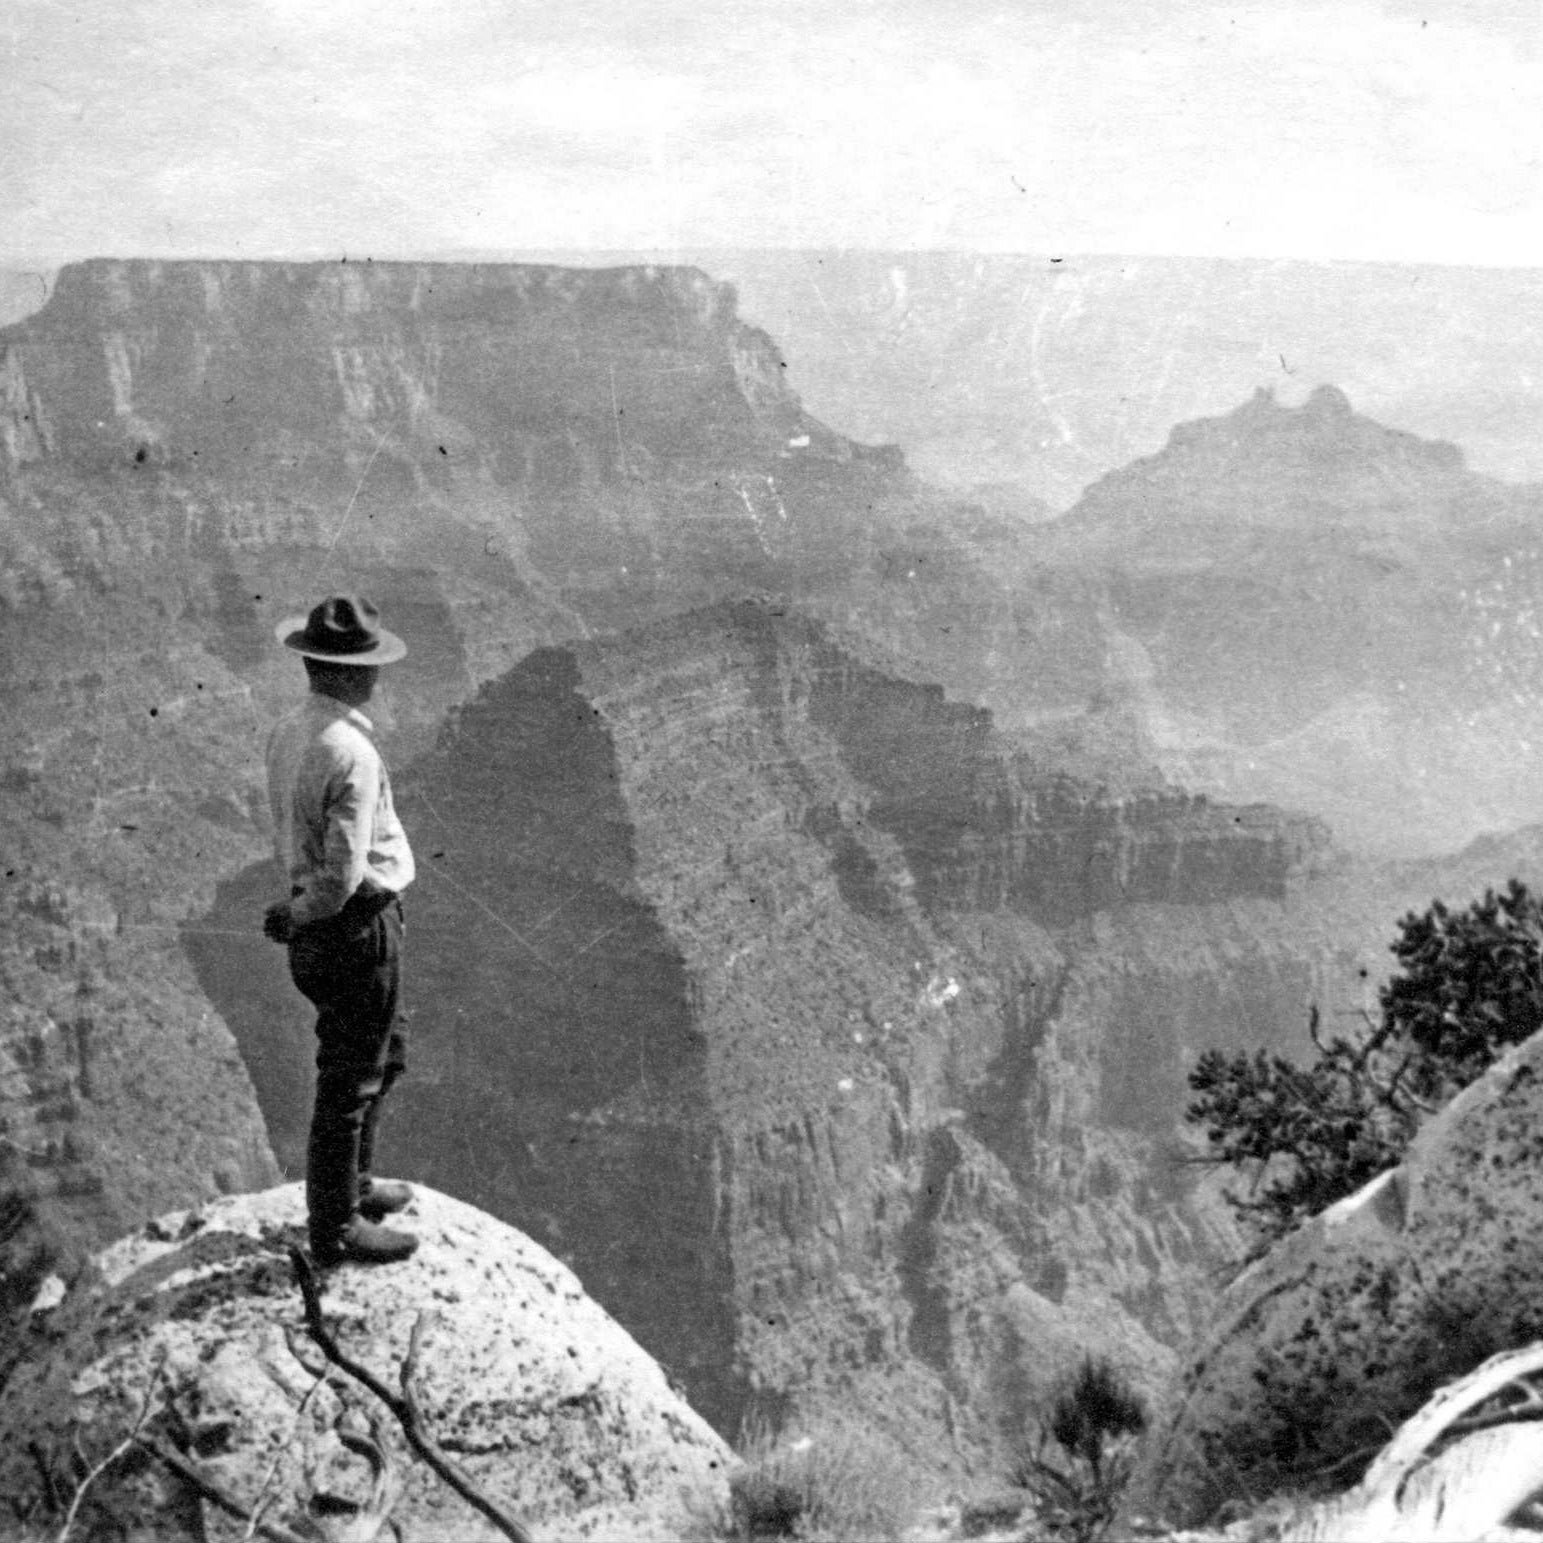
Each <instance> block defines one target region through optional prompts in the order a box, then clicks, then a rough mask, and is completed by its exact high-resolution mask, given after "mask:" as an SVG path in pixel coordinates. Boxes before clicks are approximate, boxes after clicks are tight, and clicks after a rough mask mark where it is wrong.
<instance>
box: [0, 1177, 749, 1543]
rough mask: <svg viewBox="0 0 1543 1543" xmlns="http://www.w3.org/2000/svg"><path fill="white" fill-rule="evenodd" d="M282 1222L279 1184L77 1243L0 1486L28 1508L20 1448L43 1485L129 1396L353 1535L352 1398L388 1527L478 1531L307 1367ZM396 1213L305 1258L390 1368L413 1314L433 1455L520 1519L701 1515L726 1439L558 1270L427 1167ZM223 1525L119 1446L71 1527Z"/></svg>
mask: <svg viewBox="0 0 1543 1543" xmlns="http://www.w3.org/2000/svg"><path fill="white" fill-rule="evenodd" d="M303 1221H304V1212H303V1202H302V1200H301V1195H300V1191H299V1188H298V1186H294V1185H290V1186H285V1187H283V1188H279V1189H274V1190H269V1191H266V1192H264V1193H262V1194H258V1195H237V1196H231V1197H228V1198H225V1199H222V1200H218V1201H215V1202H213V1203H212V1204H210V1205H208V1206H206V1207H205V1208H203V1209H201V1210H196V1211H188V1212H182V1213H175V1214H173V1215H170V1216H167V1217H163V1218H162V1219H161V1220H159V1221H157V1222H153V1223H151V1224H150V1226H149V1227H147V1228H145V1229H144V1230H143V1231H141V1232H139V1233H137V1234H135V1235H134V1236H132V1237H129V1238H127V1239H125V1240H123V1241H122V1242H120V1243H117V1244H115V1245H113V1246H112V1247H111V1248H109V1249H107V1250H106V1251H105V1252H104V1253H103V1254H101V1255H99V1256H98V1258H97V1260H96V1262H95V1268H94V1270H93V1271H92V1272H91V1273H90V1274H88V1275H87V1276H86V1277H83V1278H82V1279H81V1280H80V1281H79V1282H77V1283H76V1285H75V1286H74V1288H73V1289H72V1290H71V1291H70V1293H69V1294H68V1295H67V1296H66V1297H65V1299H64V1300H63V1302H62V1303H60V1304H59V1305H58V1306H57V1307H56V1308H54V1309H53V1310H51V1311H47V1312H39V1313H38V1314H37V1315H35V1316H36V1318H37V1319H38V1321H37V1322H36V1323H35V1325H34V1328H33V1332H32V1338H31V1341H30V1343H29V1344H28V1346H27V1351H28V1357H27V1359H26V1360H25V1361H24V1362H23V1363H22V1364H21V1366H20V1367H19V1368H18V1369H17V1371H16V1373H15V1375H14V1376H13V1377H12V1379H11V1381H10V1382H9V1384H8V1386H7V1387H6V1390H5V1400H4V1412H3V1414H0V1454H3V1455H0V1495H3V1496H5V1497H6V1499H7V1500H8V1501H9V1502H10V1504H11V1505H12V1507H14V1508H17V1509H18V1511H19V1512H25V1511H26V1510H27V1509H28V1507H29V1506H32V1507H35V1508H36V1509H35V1510H34V1513H33V1517H34V1520H37V1519H39V1518H41V1517H42V1516H44V1515H46V1514H47V1513H46V1506H47V1502H46V1501H45V1499H44V1496H43V1493H42V1491H43V1488H44V1485H43V1479H42V1470H43V1469H45V1468H46V1469H48V1470H50V1471H51V1472H52V1473H53V1474H54V1475H55V1476H56V1480H57V1483H58V1487H59V1496H58V1500H63V1501H64V1502H65V1503H67V1502H68V1497H69V1496H70V1494H71V1493H73V1491H74V1489H75V1487H76V1484H77V1483H78V1467H77V1469H76V1471H72V1457H71V1454H72V1450H76V1449H78V1450H79V1451H80V1452H82V1453H84V1454H85V1455H86V1457H87V1459H88V1460H89V1461H91V1462H96V1461H98V1460H99V1459H101V1458H103V1457H105V1456H106V1455H107V1454H108V1453H110V1452H112V1451H113V1450H114V1448H115V1447H117V1446H118V1444H119V1443H120V1442H121V1441H122V1440H123V1439H124V1437H125V1436H126V1435H127V1434H128V1433H129V1432H130V1431H131V1430H132V1429H133V1428H134V1426H135V1423H136V1421H137V1420H139V1419H141V1417H143V1419H144V1425H143V1429H145V1430H146V1431H148V1432H149V1433H151V1435H152V1436H153V1437H154V1438H155V1439H157V1440H159V1441H161V1442H163V1443H165V1444H167V1445H168V1446H171V1447H174V1448H175V1449H176V1450H177V1451H179V1452H181V1453H183V1454H184V1455H185V1456H186V1458H187V1460H188V1461H190V1462H192V1463H194V1464H196V1465H197V1467H198V1469H199V1471H200V1472H201V1473H203V1474H205V1475H206V1476H208V1477H209V1478H210V1479H212V1480H214V1481H215V1482H216V1483H217V1484H218V1485H219V1486H221V1487H222V1488H223V1489H224V1490H225V1491H227V1492H228V1493H230V1494H232V1495H234V1496H236V1497H238V1498H239V1499H240V1500H241V1501H242V1503H243V1504H244V1505H245V1506H247V1507H248V1508H252V1507H260V1509H261V1513H262V1515H263V1517H264V1518H265V1519H266V1520H267V1521H269V1522H272V1523H275V1524H278V1525H281V1526H287V1527H289V1528H291V1529H292V1530H294V1529H298V1530H300V1531H301V1532H305V1531H306V1529H307V1527H309V1526H316V1527H319V1528H320V1529H321V1530H320V1531H319V1532H317V1533H315V1534H314V1535H318V1536H329V1535H332V1534H337V1535H341V1534H340V1533H338V1529H339V1528H340V1527H343V1528H347V1527H354V1528H355V1529H356V1533H355V1534H351V1535H357V1528H358V1525H359V1520H360V1518H359V1508H360V1507H361V1505H362V1504H365V1505H366V1508H367V1502H368V1500H369V1493H370V1490H371V1483H372V1475H371V1467H372V1465H371V1463H370V1462H368V1461H366V1459H365V1457H364V1456H361V1455H360V1448H361V1442H360V1439H359V1438H360V1436H361V1435H362V1434H363V1433H365V1432H366V1431H370V1428H371V1421H372V1419H373V1422H374V1428H373V1431H371V1439H373V1440H374V1442H375V1443H376V1444H377V1445H378V1447H379V1449H380V1450H381V1451H382V1452H383V1453H384V1454H385V1459H386V1471H385V1473H384V1475H382V1478H383V1481H384V1483H385V1485H386V1487H387V1492H388V1494H394V1495H395V1500H394V1503H393V1504H391V1506H390V1519H391V1522H392V1523H393V1524H394V1525H395V1526H396V1527H397V1528H398V1529H399V1535H400V1536H401V1537H403V1538H406V1539H414V1538H417V1539H444V1538H452V1537H453V1538H457V1539H475V1538H479V1537H492V1536H496V1533H495V1532H494V1531H493V1530H492V1528H491V1527H490V1525H489V1524H488V1523H487V1522H485V1521H483V1520H482V1519H481V1518H480V1517H479V1516H477V1515H476V1513H475V1512H474V1511H472V1510H471V1509H470V1507H469V1506H467V1505H466V1504H465V1503H464V1502H463V1501H461V1500H460V1499H459V1498H457V1497H456V1496H455V1495H453V1494H452V1493H451V1492H450V1491H449V1490H448V1489H447V1488H446V1487H445V1485H444V1484H443V1483H441V1481H440V1480H439V1479H438V1478H437V1477H436V1476H435V1475H434V1474H433V1473H432V1472H431V1471H430V1470H429V1469H428V1468H427V1467H425V1466H424V1465H423V1464H422V1463H421V1462H419V1461H417V1460H416V1459H414V1458H413V1457H412V1455H411V1453H410V1452H409V1450H408V1448H407V1446H406V1442H405V1440H404V1438H403V1435H402V1431H401V1429H400V1427H399V1426H398V1425H397V1423H396V1422H395V1421H394V1420H393V1419H392V1418H391V1416H390V1415H389V1414H387V1413H386V1411H385V1410H384V1409H383V1408H382V1406H381V1405H380V1403H379V1402H378V1400H376V1399H375V1398H374V1397H373V1396H372V1395H370V1394H369V1393H367V1392H365V1391H364V1390H363V1389H362V1388H361V1387H360V1386H359V1385H358V1384H357V1383H355V1382H353V1381H352V1380H350V1379H349V1378H347V1377H346V1376H344V1375H343V1374H342V1373H341V1372H339V1371H337V1370H336V1369H333V1370H331V1371H330V1372H329V1373H328V1375H327V1376H326V1377H325V1378H323V1379H321V1380H320V1381H319V1380H318V1379H319V1377H320V1374H321V1373H322V1372H323V1371H324V1370H325V1369H326V1366H327V1363H326V1362H325V1360H324V1359H323V1357H322V1355H321V1353H320V1351H319V1350H318V1349H317V1347H316V1345H315V1343H314V1342H313V1341H312V1340H311V1339H310V1338H309V1337H308V1336H307V1335H306V1333H305V1328H304V1312H303V1307H302V1301H301V1296H300V1293H299V1291H298V1289H297V1286H296V1283H295V1280H294V1278H293V1274H292V1268H291V1265H290V1262H289V1259H288V1257H287V1249H288V1245H289V1244H291V1243H292V1242H295V1241H298V1240H299V1239H300V1237H301V1236H302V1233H303ZM408 1221H409V1223H410V1224H411V1225H412V1226H413V1228H414V1229H415V1230H416V1231H417V1232H418V1233H419V1235H420V1237H421V1238H422V1246H421V1248H420V1249H419V1251H418V1253H417V1255H416V1256H415V1257H414V1258H413V1259H412V1260H410V1261H408V1262H407V1263H405V1264H401V1265H395V1266H392V1267H389V1268H385V1269H374V1270H371V1269H364V1268H359V1267H350V1268H344V1269H341V1270H337V1271H333V1272H330V1273H328V1274H327V1275H325V1276H323V1277H322V1279H321V1288H322V1296H321V1301H322V1310H323V1313H324V1315H325V1317H326V1319H327V1321H328V1323H329V1325H330V1326H331V1328H332V1330H333V1332H334V1333H335V1335H336V1336H337V1339H338V1341H339V1343H340V1345H341V1346H342V1348H343V1350H344V1351H345V1352H346V1353H347V1354H348V1355H350V1356H351V1357H353V1358H354V1359H356V1360H358V1361H359V1362H361V1363H363V1364H364V1365H366V1366H367V1367H369V1368H370V1369H371V1370H372V1371H373V1372H374V1373H375V1374H376V1375H377V1376H378V1377H379V1378H380V1379H381V1381H382V1382H384V1383H385V1384H386V1385H387V1386H388V1387H390V1388H392V1389H393V1390H395V1388H396V1387H397V1385H398V1376H399V1369H400V1367H401V1364H402V1362H403V1359H404V1356H405V1355H406V1353H407V1349H408V1344H409V1338H410V1336H411V1335H412V1333H413V1330H414V1325H415V1323H417V1321H418V1320H419V1318H420V1315H422V1314H432V1315H433V1316H432V1319H431V1320H430V1321H429V1322H428V1323H427V1325H426V1326H425V1328H424V1330H423V1340H422V1353H421V1355H420V1357H419V1359H418V1362H417V1365H416V1369H415V1373H414V1377H413V1385H414V1392H415V1396H416V1398H417V1401H418V1403H419V1405H420V1406H421V1409H422V1412H423V1418H424V1421H425V1423H426V1425H427V1427H428V1428H429V1430H430V1432H431V1433H432V1435H433V1437H434V1439H435V1440H436V1441H437V1442H438V1444H439V1445H440V1446H441V1447H442V1448H443V1449H444V1450H445V1452H446V1453H447V1454H448V1455H449V1456H450V1457H451V1458H452V1460H453V1461H455V1462H456V1463H458V1464H459V1465H460V1466H461V1467H462V1468H463V1469H465V1470H466V1471H467V1472H468V1473H469V1474H470V1475H471V1476H472V1478H473V1479H474V1480H475V1482H476V1483H477V1484H478V1485H480V1486H481V1487H482V1488H483V1489H484V1490H485V1491H486V1492H487V1493H488V1494H489V1495H490V1496H491V1497H493V1498H494V1499H495V1500H496V1501H497V1502H498V1503H499V1504H501V1505H502V1506H503V1507H504V1508H505V1509H506V1510H507V1511H509V1512H512V1513H513V1514H514V1515H515V1516H517V1517H519V1518H520V1519H521V1520H522V1521H523V1523H524V1524H525V1525H526V1526H527V1527H528V1528H529V1529H530V1531H531V1532H532V1533H533V1534H534V1535H535V1536H537V1537H538V1538H543V1537H562V1538H579V1537H603V1538H646V1537H658V1538H673V1537H679V1536H681V1535H682V1532H683V1530H685V1529H687V1528H689V1527H690V1526H691V1524H692V1522H693V1519H695V1520H696V1521H697V1523H698V1524H703V1523H705V1522H706V1520H707V1519H709V1518H711V1516H712V1515H713V1514H714V1511H715V1509H716V1508H717V1507H720V1506H721V1505H722V1504H723V1503H724V1502H725V1500H726V1496H727V1475H728V1471H729V1468H730V1465H731V1463H732V1461H733V1459H732V1456H731V1454H730V1453H729V1451H728V1450H727V1448H726V1447H725V1446H724V1444H723V1442H722V1441H721V1440H719V1438H718V1437H717V1436H716V1435H715V1434H714V1433H713V1432H712V1430H711V1429H710V1428H709V1427H708V1426H707V1425H706V1424H705V1423H704V1422H703V1421H702V1420H701V1419H700V1418H699V1417H698V1416H697V1415H696V1414H695V1413H694V1412H693V1411H692V1410H691V1409H690V1408H689V1407H688V1406H687V1405H686V1403H685V1402H684V1401H683V1400H682V1399H681V1398H679V1397H678V1396H677V1395H676V1394H675V1393H674V1392H673V1391H672V1390H671V1389H670V1387H669V1385H668V1383H667V1381H666V1378H665V1376H664V1373H663V1372H662V1371H661V1370H660V1368H659V1367H658V1366H657V1365H656V1364H655V1363H654V1362H653V1361H652V1360H651V1359H650V1358H649V1357H648V1356H647V1355H645V1354H644V1353H643V1351H642V1350H640V1349H639V1348H638V1346H637V1344H636V1343H635V1342H634V1341H633V1340H632V1339H631V1338H630V1337H629V1336H628V1335H627V1334H626V1333H625V1331H623V1330H622V1329H621V1328H620V1327H618V1325H617V1324H616V1323H615V1322H614V1321H612V1320H611V1319H610V1318H609V1317H608V1316H607V1315H606V1314H605V1313H604V1312H603V1311H602V1310H601V1309H600V1308H599V1307H598V1306H596V1304H595V1303H594V1302H593V1301H591V1300H590V1298H589V1297H588V1296H587V1295H586V1294H585V1292H584V1290H583V1288H582V1286H581V1285H580V1284H579V1281H578V1279H577V1278H576V1277H575V1276H574V1275H573V1274H572V1272H571V1271H569V1270H568V1269H567V1268H566V1267H564V1266H563V1265H561V1264H559V1263H558V1262H557V1261H556V1260H555V1259H553V1258H552V1257H551V1256H550V1255H549V1254H547V1253H546V1252H544V1251H543V1250H542V1249H540V1248H538V1247H537V1246H536V1245H535V1244H533V1243H531V1242H530V1241H529V1240H528V1239H526V1238H525V1237H524V1236H523V1235H521V1234H520V1233H517V1232H515V1231H514V1230H513V1229H512V1228H509V1227H507V1226H505V1225H503V1224H502V1223H500V1222H497V1221H495V1220H494V1219H493V1218H491V1217H489V1216H487V1215H485V1214H483V1213H482V1212H480V1211H476V1210H474V1209H472V1208H471V1207H469V1206H466V1205H463V1204H461V1203H460V1202H458V1201H454V1200H451V1199H449V1198H447V1197H445V1196H443V1195H440V1194H438V1193H436V1192H434V1191H432V1190H419V1192H418V1196H417V1199H416V1200H415V1202H414V1205H413V1207H412V1209H411V1210H410V1211H409V1213H408ZM366 1445H367V1444H366ZM55 1503H56V1505H57V1500H56V1502H55ZM200 1513H205V1514H200ZM57 1520H58V1518H57V1516H56V1517H55V1518H54V1524H55V1525H57ZM244 1526H245V1523H243V1522H237V1521H234V1520H232V1519H230V1518H225V1517H222V1516H221V1515H220V1513H219V1512H217V1511H216V1510H215V1509H214V1508H213V1507H212V1506H210V1505H209V1504H208V1503H207V1502H206V1501H201V1500H199V1499H198V1498H197V1497H196V1496H195V1495H194V1494H193V1492H192V1491H191V1489H190V1488H189V1487H188V1485H187V1484H186V1482H185V1481H183V1480H181V1479H179V1478H177V1477H175V1476H174V1475H172V1474H171V1473H170V1472H168V1470H167V1468H166V1467H165V1466H164V1465H163V1464H161V1463H159V1462H156V1461H154V1460H152V1459H150V1458H149V1457H147V1456H145V1455H144V1454H142V1453H141V1454H131V1455H126V1456H125V1457H124V1458H122V1459H120V1460H119V1461H118V1462H116V1463H114V1464H113V1465H111V1466H110V1467H109V1468H107V1469H106V1470H105V1471H104V1472H103V1473H102V1474H101V1476H100V1477H99V1478H98V1479H97V1480H96V1481H95V1482H94V1484H93V1485H92V1486H91V1489H90V1490H89V1492H88V1495H87V1499H86V1501H85V1503H84V1504H83V1505H82V1508H81V1511H80V1515H79V1517H78V1518H77V1521H76V1524H75V1528H74V1531H73V1532H72V1536H73V1537H75V1538H76V1539H77V1540H84V1539H87V1538H92V1537H97V1536H103V1537H105V1536H118V1535H119V1530H120V1529H122V1530H127V1531H128V1532H129V1534H130V1535H134V1536H155V1537H157V1538H178V1537H183V1538H189V1539H191V1538H200V1539H202V1538H205V1537H208V1538H224V1537H226V1536H227V1535H228V1536H230V1537H233V1538H234V1537H239V1536H241V1535H242V1532H243V1528H244ZM328 1528H331V1529H332V1533H329V1532H328V1530H327V1529H328Z"/></svg>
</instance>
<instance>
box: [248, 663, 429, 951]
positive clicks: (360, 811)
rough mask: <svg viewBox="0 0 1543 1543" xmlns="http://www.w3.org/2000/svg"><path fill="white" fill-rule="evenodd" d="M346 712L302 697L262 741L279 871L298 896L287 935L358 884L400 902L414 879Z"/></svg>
mask: <svg viewBox="0 0 1543 1543" xmlns="http://www.w3.org/2000/svg"><path fill="white" fill-rule="evenodd" d="M373 731H374V725H373V724H372V723H371V722H370V720H369V719H368V718H366V717H365V715H364V714H363V713H362V712H360V711H359V709H358V708H356V707H349V706H347V705H346V704H345V703H342V702H338V701H335V700H334V699H333V698H332V697H329V696H322V695H321V694H320V693H318V692H311V693H310V694H309V695H308V696H307V697H306V699H305V701H304V702H303V703H302V704H301V705H300V706H299V707H297V708H296V709H295V710H294V711H293V712H292V713H289V714H287V715H286V716H285V717H283V718H281V719H280V720H279V722H278V723H277V724H275V725H274V729H273V732H272V734H271V735H270V736H269V738H268V756H267V761H268V804H269V807H270V808H271V809H272V811H273V845H274V851H275V853H276V855H277V856H278V860H279V864H280V866H281V867H282V868H283V869H284V871H285V872H286V873H287V874H288V875H289V879H290V885H291V888H293V889H296V890H298V891H299V893H298V894H297V895H296V896H295V898H294V899H293V900H292V901H291V902H290V913H291V915H292V917H293V919H294V923H295V925H296V926H297V927H299V926H304V925H305V924H306V923H307V922H313V921H320V920H321V919H322V918H323V917H327V916H332V915H335V914H336V913H337V912H338V911H340V910H341V909H342V908H343V905H344V903H345V902H346V901H347V900H348V898H349V896H351V895H352V894H353V893H354V892H355V890H357V889H358V888H359V887H360V886H361V885H364V886H365V887H366V888H367V889H388V890H391V891H393V892H394V893H396V894H400V893H401V892H402V891H403V890H404V889H406V888H407V886H408V885H409V884H411V883H412V881H413V876H414V873H415V872H416V870H415V868H414V865H413V853H412V848H411V847H410V846H409V845H408V844H407V833H406V832H405V831H404V830H403V829H402V825H401V822H400V821H399V820H398V819H397V817H396V808H395V806H394V805H393V804H392V802H391V779H390V778H389V776H388V775H387V773H386V765H385V762H384V761H382V760H381V758H380V752H379V751H378V750H377V749H376V748H375V742H374V741H373V740H372V739H371V738H370V735H371V733H372V732H373Z"/></svg>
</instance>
